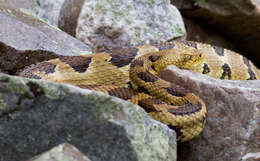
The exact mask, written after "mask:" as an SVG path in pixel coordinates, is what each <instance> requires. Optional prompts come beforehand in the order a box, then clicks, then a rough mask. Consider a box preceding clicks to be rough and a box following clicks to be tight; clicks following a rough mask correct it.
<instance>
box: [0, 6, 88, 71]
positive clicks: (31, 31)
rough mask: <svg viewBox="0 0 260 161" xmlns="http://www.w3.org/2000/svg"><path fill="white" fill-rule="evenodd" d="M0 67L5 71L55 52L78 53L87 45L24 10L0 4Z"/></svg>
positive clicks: (54, 54) (47, 56) (44, 58)
mask: <svg viewBox="0 0 260 161" xmlns="http://www.w3.org/2000/svg"><path fill="white" fill-rule="evenodd" d="M0 26H1V27H0V68H1V70H2V71H5V72H6V73H11V74H13V73H15V72H16V71H17V70H18V69H21V68H22V67H24V66H27V65H29V64H32V63H36V62H37V61H42V60H46V59H51V58H54V57H57V55H78V54H79V53H80V52H82V51H86V52H89V51H90V50H89V48H88V47H87V46H86V45H85V44H83V43H82V42H80V41H79V40H76V39H75V38H73V37H71V36H69V35H68V34H66V33H64V32H62V31H61V30H59V29H58V28H55V27H53V26H50V25H48V24H47V23H45V22H43V21H41V20H39V19H38V18H37V17H35V16H34V15H30V14H29V13H28V12H26V11H25V10H21V9H13V8H8V7H2V6H0Z"/></svg>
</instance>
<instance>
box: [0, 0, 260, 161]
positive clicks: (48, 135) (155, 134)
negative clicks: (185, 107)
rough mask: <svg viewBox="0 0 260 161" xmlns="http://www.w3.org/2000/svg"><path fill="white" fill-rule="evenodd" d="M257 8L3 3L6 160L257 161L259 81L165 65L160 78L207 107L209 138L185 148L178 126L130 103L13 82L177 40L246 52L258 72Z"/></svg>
mask: <svg viewBox="0 0 260 161" xmlns="http://www.w3.org/2000/svg"><path fill="white" fill-rule="evenodd" d="M259 8H260V4H259V2H257V0H252V1H241V0H235V1H234V0H227V1H225V2H224V1H223V2H222V1H213V0H206V1H203V0H194V1H192V0H184V1H171V2H170V1H169V0H156V1H153V0H149V1H145V0H142V1H132V0H128V1H124V3H122V2H121V1H120V0H119V1H108V0H100V1H96V0H88V1H85V0H77V1H76V0H59V1H51V0H45V1H41V0H34V1H28V0H0V25H1V27H0V72H1V73H0V149H1V150H0V151H1V152H0V161H21V160H22V161H23V160H24V161H26V160H30V161H42V160H44V161H51V160H52V161H53V160H57V161H58V160H62V161H72V160H73V161H90V160H91V161H108V160H114V161H117V160H118V161H123V160H127V161H128V160H129V161H130V160H131V161H132V160H133V161H134V160H140V161H146V160H147V161H152V160H154V161H176V160H179V161H194V160H198V161H209V160H229V161H238V160H240V161H257V160H259V159H260V81H259V80H252V81H223V80H218V79H214V78H210V77H208V76H204V75H201V74H197V73H192V72H190V71H183V70H180V69H177V68H176V67H173V66H169V67H168V68H166V69H165V70H164V71H163V72H162V73H161V77H162V78H164V79H165V80H168V81H171V82H174V83H176V84H179V85H181V86H183V87H185V88H188V89H189V90H190V91H192V92H193V93H195V94H197V95H198V96H199V97H200V98H201V99H202V100H204V102H205V103H206V105H207V108H208V114H207V122H206V125H205V129H204V131H203V132H202V134H201V135H199V136H198V137H196V138H195V139H193V140H191V141H189V142H186V143H179V142H178V143H177V141H176V134H175V132H174V131H173V130H171V129H169V128H168V127H167V126H165V125H163V124H161V123H159V122H157V121H155V120H153V119H151V118H150V117H148V115H147V114H146V113H145V112H144V110H143V109H142V108H140V107H138V106H136V105H133V104H131V103H129V102H126V101H123V100H120V99H118V98H115V97H110V96H107V95H105V94H103V93H99V92H94V91H90V90H85V89H80V88H78V87H74V86H71V85H61V84H55V83H51V82H45V81H38V80H29V79H25V78H20V77H16V76H15V74H16V73H17V72H19V71H20V70H22V69H23V68H24V67H26V66H28V65H30V64H35V63H37V62H39V61H43V60H49V59H52V58H56V57H58V56H59V55H64V56H71V55H80V54H91V53H94V52H98V51H104V50H108V49H111V48H115V47H121V46H132V45H139V44H145V43H158V42H163V41H168V40H173V39H178V40H195V41H202V42H205V43H210V44H213V45H217V46H222V47H226V48H229V49H233V50H235V51H239V52H240V53H241V54H244V53H247V54H244V55H245V56H247V57H248V58H251V60H252V61H253V62H254V63H255V64H256V65H257V66H258V67H260V57H259V55H260V54H259V52H260V51H259V48H258V44H260V35H259V34H256V33H259V30H260V28H259V26H260V21H259V20H260V14H259V13H260V12H259ZM177 158H178V159H177Z"/></svg>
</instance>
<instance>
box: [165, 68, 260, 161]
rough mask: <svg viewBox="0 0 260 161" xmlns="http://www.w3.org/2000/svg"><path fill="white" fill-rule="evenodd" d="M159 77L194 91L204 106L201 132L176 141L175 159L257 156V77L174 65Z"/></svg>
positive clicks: (259, 109) (259, 93)
mask: <svg viewBox="0 0 260 161" xmlns="http://www.w3.org/2000/svg"><path fill="white" fill-rule="evenodd" d="M161 77H162V78H164V79H165V80H168V81H170V82H173V83H175V84H178V85H180V86H182V87H185V88H187V89H189V90H190V91H191V92H193V93H195V94H196V95H198V96H199V97H200V98H201V99H202V100H203V101H204V102H205V104H206V106H207V110H208V114H207V121H206V125H205V128H204V131H203V132H202V134H201V135H199V137H197V138H195V139H194V140H192V141H190V142H187V143H184V144H179V145H178V148H179V149H178V160H180V161H193V160H199V161H209V160H228V161H238V160H241V161H242V160H243V161H249V160H250V159H252V158H254V157H256V159H259V158H260V156H259V147H260V140H259V134H260V117H259V116H260V80H250V81H249V80H247V81H241V80H240V81H230V80H220V79H215V78H211V77H209V76H206V75H202V74H198V73H193V72H191V71H187V70H180V69H178V68H176V67H175V66H169V67H168V68H166V70H164V71H162V73H161ZM257 152H258V154H257ZM187 153H189V155H187ZM257 156H258V157H257ZM243 158H246V159H243ZM250 161H251V160H250Z"/></svg>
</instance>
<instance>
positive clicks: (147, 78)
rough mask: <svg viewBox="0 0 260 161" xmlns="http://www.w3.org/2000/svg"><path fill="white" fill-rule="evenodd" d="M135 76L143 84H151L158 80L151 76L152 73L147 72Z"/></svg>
mask: <svg viewBox="0 0 260 161" xmlns="http://www.w3.org/2000/svg"><path fill="white" fill-rule="evenodd" d="M137 76H138V77H139V78H140V79H142V80H143V81H145V82H152V83H153V82H156V81H157V80H158V78H157V77H156V76H155V75H153V74H152V73H149V72H140V73H138V74H137Z"/></svg>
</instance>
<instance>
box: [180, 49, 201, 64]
mask: <svg viewBox="0 0 260 161" xmlns="http://www.w3.org/2000/svg"><path fill="white" fill-rule="evenodd" d="M178 56H179V60H178V61H180V62H181V63H177V65H176V66H177V67H179V68H182V69H192V68H194V67H196V66H198V65H200V64H202V62H203V61H204V59H205V54H204V53H203V52H202V51H201V50H199V49H191V48H183V49H182V51H180V52H179V53H178Z"/></svg>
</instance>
